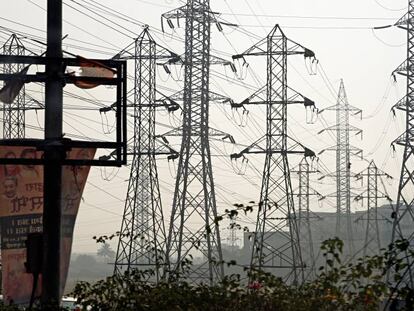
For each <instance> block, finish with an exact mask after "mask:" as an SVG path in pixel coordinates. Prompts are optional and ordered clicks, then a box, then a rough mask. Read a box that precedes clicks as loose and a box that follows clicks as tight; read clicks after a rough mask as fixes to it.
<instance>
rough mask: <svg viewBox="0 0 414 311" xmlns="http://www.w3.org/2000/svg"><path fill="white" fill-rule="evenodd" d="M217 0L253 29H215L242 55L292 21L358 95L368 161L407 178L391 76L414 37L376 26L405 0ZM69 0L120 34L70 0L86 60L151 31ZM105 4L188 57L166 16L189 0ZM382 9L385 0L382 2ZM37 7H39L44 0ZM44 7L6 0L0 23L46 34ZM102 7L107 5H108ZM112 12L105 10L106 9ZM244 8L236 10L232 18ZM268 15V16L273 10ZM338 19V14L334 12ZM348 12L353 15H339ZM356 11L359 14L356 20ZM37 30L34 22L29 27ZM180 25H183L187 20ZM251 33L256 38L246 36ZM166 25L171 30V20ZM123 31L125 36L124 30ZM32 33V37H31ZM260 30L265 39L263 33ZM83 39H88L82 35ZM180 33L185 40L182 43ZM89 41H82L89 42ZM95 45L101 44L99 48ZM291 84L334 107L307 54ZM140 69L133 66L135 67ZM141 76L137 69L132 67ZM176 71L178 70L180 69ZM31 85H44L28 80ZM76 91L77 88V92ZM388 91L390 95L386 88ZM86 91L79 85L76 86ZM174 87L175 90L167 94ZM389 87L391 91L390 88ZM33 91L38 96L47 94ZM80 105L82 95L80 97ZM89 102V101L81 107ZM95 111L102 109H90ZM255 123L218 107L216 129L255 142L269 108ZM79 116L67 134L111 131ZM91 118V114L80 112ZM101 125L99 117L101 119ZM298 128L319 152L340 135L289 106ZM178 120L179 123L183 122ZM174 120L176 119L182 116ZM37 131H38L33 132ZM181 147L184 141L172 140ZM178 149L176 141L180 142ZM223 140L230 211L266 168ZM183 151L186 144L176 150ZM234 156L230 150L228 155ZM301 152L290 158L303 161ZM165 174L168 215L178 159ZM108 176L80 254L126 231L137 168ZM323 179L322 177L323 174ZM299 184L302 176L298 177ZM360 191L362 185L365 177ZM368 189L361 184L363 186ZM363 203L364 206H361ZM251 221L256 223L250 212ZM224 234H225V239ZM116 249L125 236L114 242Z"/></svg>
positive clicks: (217, 146) (217, 167)
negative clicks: (99, 238)
mask: <svg viewBox="0 0 414 311" xmlns="http://www.w3.org/2000/svg"><path fill="white" fill-rule="evenodd" d="M377 1H378V2H376V0H363V1H361V0H348V1H339V0H290V1H282V0H254V1H253V0H221V1H218V0H211V7H212V9H213V10H214V11H216V12H221V13H223V15H222V16H221V17H222V18H223V19H225V20H226V21H229V22H232V23H237V24H240V25H243V26H242V27H241V28H242V29H243V32H244V33H241V32H240V31H237V30H234V29H233V28H228V27H225V26H224V32H223V33H220V32H219V31H218V30H217V28H216V26H214V25H213V26H212V49H213V52H212V54H214V55H216V56H220V57H223V58H226V59H228V60H230V59H231V57H230V56H231V55H232V54H235V53H236V52H237V53H241V52H243V51H244V50H246V49H247V48H249V47H250V46H252V45H253V44H254V43H256V42H257V41H258V39H257V38H260V37H264V36H265V35H266V34H267V33H268V32H269V31H270V30H271V28H272V27H273V26H274V25H275V24H276V23H279V24H281V25H282V27H284V31H285V34H286V35H287V36H288V37H289V38H291V39H293V40H294V41H296V42H298V43H300V44H302V45H304V46H306V47H308V48H310V49H312V50H313V51H314V52H315V53H316V56H317V58H318V59H319V60H320V64H321V66H322V68H323V69H324V70H325V72H326V74H327V77H328V79H329V81H330V83H331V84H332V85H333V86H334V88H335V93H336V92H337V89H338V87H339V81H340V79H341V78H343V79H344V81H345V86H346V89H347V93H348V98H349V102H350V104H351V105H353V106H356V107H359V108H361V109H362V110H363V111H364V113H363V116H364V119H363V120H362V121H361V120H358V119H353V120H352V123H353V124H354V125H355V126H357V127H360V128H362V129H363V130H364V135H363V141H361V140H360V139H359V138H356V137H355V138H354V137H352V141H353V142H352V144H353V145H356V146H359V147H361V148H363V149H364V155H365V157H366V158H367V159H368V160H371V159H374V160H375V161H376V162H377V164H378V166H379V167H380V168H383V169H384V170H386V171H387V172H388V173H390V174H392V175H393V176H394V177H395V178H396V180H398V178H399V170H400V156H399V155H400V154H401V152H402V150H401V149H400V148H399V147H397V155H396V157H395V158H393V157H392V152H391V149H390V143H391V142H392V141H393V140H394V139H395V138H396V137H398V136H399V135H400V134H401V133H402V132H403V125H404V124H403V114H402V113H400V112H398V113H397V117H396V118H395V119H394V118H393V117H392V114H391V113H390V109H391V107H392V106H393V105H394V104H395V103H396V102H397V101H398V100H399V99H400V98H402V97H403V95H404V93H405V81H404V79H403V78H398V83H397V84H394V83H391V82H392V79H391V78H390V74H391V72H392V71H393V70H394V69H395V68H396V67H397V66H398V65H399V64H400V63H402V61H403V60H404V59H405V55H406V52H405V50H406V49H405V40H406V35H405V33H404V31H402V30H398V29H391V28H390V29H385V30H377V31H373V30H371V29H370V28H372V27H374V26H382V25H388V24H391V23H393V22H394V21H396V20H397V19H398V18H399V17H400V16H402V15H403V14H404V13H405V7H406V2H407V1H406V0H377ZM65 3H67V4H68V5H70V6H72V7H73V8H76V9H78V10H83V11H84V12H85V13H86V14H87V15H90V16H94V17H95V18H96V19H99V20H100V21H104V22H105V23H106V24H108V25H109V24H110V25H112V26H113V27H114V28H116V29H117V31H114V30H112V29H110V28H108V27H106V26H105V25H102V24H101V23H98V22H97V21H95V20H93V19H91V18H90V17H86V16H84V15H82V14H81V13H79V12H77V11H76V10H74V9H72V8H70V7H68V6H65V7H64V18H65V25H64V34H68V37H67V39H65V46H64V48H65V49H66V50H67V51H70V52H72V53H75V54H81V55H83V56H85V57H96V58H110V57H111V56H112V55H114V54H116V52H117V51H119V50H121V49H122V48H124V47H125V46H127V45H129V44H130V43H131V42H132V39H133V38H134V37H136V36H137V35H138V34H139V33H140V32H141V31H142V28H141V27H140V26H138V25H136V24H133V23H131V22H127V21H126V20H121V19H118V18H115V17H113V16H108V15H103V16H105V18H106V20H103V19H102V18H100V17H99V16H96V15H93V14H92V13H91V12H89V11H87V10H85V9H84V8H81V7H80V6H79V3H80V4H84V5H88V3H91V2H90V0H88V1H80V0H74V1H73V0H66V1H65ZM97 3H101V4H103V5H106V6H108V7H111V8H113V9H114V10H116V11H118V12H121V13H123V14H125V15H127V16H128V17H131V18H133V19H135V20H136V22H138V21H139V22H140V23H141V24H148V25H150V26H151V29H154V30H155V31H156V33H154V34H153V36H154V38H155V39H156V40H157V41H158V43H159V44H161V45H163V46H168V47H169V48H171V49H172V50H174V51H176V52H177V53H179V54H181V53H183V51H184V46H183V43H182V39H183V38H184V32H183V30H182V29H176V32H175V33H174V34H173V37H172V38H171V36H168V35H166V36H163V35H162V34H160V32H159V29H160V27H161V26H160V15H161V14H162V13H164V12H166V11H168V10H170V9H172V8H175V7H178V6H180V5H182V1H177V0H170V1H168V0H165V1H162V0H145V1H144V0H142V1H141V0H123V1H114V0H100V1H97ZM380 4H381V5H382V6H381V5H380ZM36 5H37V6H36ZM39 6H40V7H45V6H46V1H45V0H41V1H39V0H15V1H7V4H6V5H5V6H3V9H2V13H0V20H1V23H0V26H2V27H8V28H12V29H14V30H16V31H18V32H19V33H27V34H30V35H35V36H36V37H41V38H44V37H45V33H44V32H42V30H44V29H45V24H46V15H45V12H44V11H43V10H41V9H40V8H39ZM94 11H96V12H98V13H99V12H100V11H99V7H98V8H96V7H95V8H94ZM99 14H103V13H99ZM233 14H235V15H233ZM264 15H267V16H264ZM332 17H337V18H332ZM341 17H344V18H345V19H340V18H341ZM351 18H352V19H351ZM111 22H115V23H117V24H119V25H121V26H122V27H124V28H119V27H118V26H116V25H113V24H111ZM25 25H27V26H29V27H33V28H28V27H27V26H25ZM181 25H184V23H183V22H182V23H181ZM246 31H248V32H250V33H251V35H250V36H247V35H246V34H245V33H246ZM166 32H167V33H168V34H170V33H171V32H172V31H171V30H170V29H169V28H168V26H166ZM122 33H123V34H122ZM7 36H8V34H7V31H6V30H4V29H3V28H2V29H1V30H0V42H4V41H5V40H6V38H7ZM28 37H29V36H28ZM256 37H257V38H256ZM76 40H80V41H76ZM180 40H181V41H180ZM81 41H82V42H81ZM24 42H25V44H27V46H28V47H30V48H31V49H33V50H36V51H37V50H38V48H37V47H35V46H34V45H33V41H30V40H27V39H25V40H24ZM92 44H93V45H92ZM73 45H76V46H81V47H84V48H89V49H93V50H99V51H104V52H103V53H97V52H98V51H85V50H84V49H82V50H81V49H79V48H76V47H74V46H73ZM264 64H265V59H257V60H256V59H255V60H251V61H250V66H251V68H252V69H253V71H254V73H255V75H256V76H257V80H259V81H261V83H256V81H255V79H254V77H253V76H252V74H251V72H249V73H248V75H247V77H246V80H245V81H242V82H243V83H247V84H248V85H251V86H253V87H255V88H258V87H259V86H262V83H263V81H265V74H266V73H265V67H264ZM289 65H290V68H289V85H290V86H291V87H293V88H294V89H295V90H298V91H299V92H301V93H302V94H304V95H306V96H307V97H309V98H311V99H313V100H314V101H315V102H316V104H317V105H318V108H320V109H323V108H326V107H328V106H331V105H334V104H335V98H334V96H333V95H332V94H331V93H332V92H330V90H329V89H328V87H327V84H326V81H324V80H323V79H322V75H321V72H320V71H319V73H318V75H316V76H310V75H309V74H308V72H307V69H306V67H305V63H304V61H303V58H302V57H293V58H291V59H290V60H289ZM129 67H130V69H132V67H133V66H132V64H131V65H130V66H129ZM212 70H213V71H214V76H213V77H212V79H211V89H212V90H213V91H215V92H217V93H225V94H226V95H229V96H231V97H233V98H234V99H235V100H236V101H240V100H243V99H244V98H246V97H247V96H249V95H250V94H251V93H253V91H252V90H250V89H248V88H246V87H239V86H235V84H234V83H232V82H231V81H226V80H225V79H220V78H218V77H217V74H216V73H223V74H224V73H227V74H228V75H229V77H230V73H229V70H227V72H226V71H225V70H224V68H223V67H221V66H217V67H214V68H212ZM131 73H132V71H131ZM174 74H175V71H174ZM159 78H160V79H159V84H160V85H163V86H166V87H169V88H172V89H176V90H179V89H180V85H182V82H175V81H174V80H173V79H171V78H170V79H169V80H168V81H167V82H163V80H166V79H167V78H168V77H167V76H166V75H165V73H164V72H163V71H162V68H161V70H160V71H159ZM28 89H29V90H35V88H33V87H30V86H29V87H28ZM70 90H71V91H72V92H75V91H76V90H75V89H70ZM387 90H388V92H387ZM77 92H79V90H78V91H77ZM108 92H109V91H102V92H99V93H96V94H95V93H93V92H92V93H88V94H86V93H84V94H82V96H87V97H91V98H92V96H93V97H95V98H97V99H98V100H101V99H105V100H107V101H109V102H110V99H108V97H107V94H108ZM167 93H168V92H167ZM384 94H385V95H384ZM32 96H35V97H36V96H37V98H39V99H41V96H40V97H39V94H37V95H36V94H34V95H32ZM71 103H72V104H73V103H75V101H74V100H73V99H70V98H67V99H65V104H71ZM76 103H78V104H79V102H76ZM82 105H85V104H82ZM91 108H96V106H91ZM250 110H251V111H250V116H251V118H250V119H249V123H248V125H247V127H245V128H240V127H238V126H237V121H234V120H233V119H231V120H228V119H227V118H226V117H225V113H224V112H226V113H228V114H229V117H231V110H230V109H229V108H227V107H223V106H220V105H212V107H211V127H213V128H217V129H220V130H223V131H226V132H229V133H231V134H233V135H234V137H235V138H236V141H237V142H238V143H240V144H242V145H249V144H250V143H252V142H253V141H254V140H255V139H257V138H259V137H260V136H261V135H262V134H264V133H263V129H262V126H261V124H263V122H264V118H265V115H264V111H265V110H264V107H261V108H251V109H250ZM70 112H71V113H72V115H71V116H70V117H71V119H67V120H68V122H69V123H70V124H71V126H72V128H70V127H67V126H66V127H65V129H66V130H67V131H68V133H75V134H79V133H80V132H81V133H83V135H87V136H94V137H99V138H102V137H103V136H102V134H101V132H102V124H100V123H101V120H100V115H99V113H98V112H96V111H94V112H81V111H79V110H78V111H70ZM80 116H82V117H88V118H90V120H89V121H85V119H81V118H80ZM324 118H325V120H326V121H327V122H328V123H329V125H333V123H334V122H335V115H334V113H333V112H326V113H324ZM91 120H92V121H94V122H92V121H91ZM158 120H159V121H160V122H161V123H165V124H169V121H170V120H169V118H168V116H166V115H165V112H160V114H159V119H158ZM38 121H39V122H40V124H42V122H43V121H42V116H41V115H40V116H39V119H38V120H37V119H36V116H35V114H34V113H32V112H29V113H28V121H27V122H28V124H31V125H34V126H37V124H38V123H37V122H38ZM289 122H290V126H289V127H290V129H289V131H290V133H291V135H292V136H295V137H298V139H299V140H300V141H301V142H303V143H304V144H305V145H307V146H308V147H310V148H312V149H314V150H315V151H317V152H318V151H320V150H322V149H323V148H326V147H329V146H332V145H334V144H335V142H334V141H333V140H332V138H331V137H330V136H329V135H328V134H326V133H325V134H322V135H317V133H318V132H319V131H320V130H321V129H322V128H323V125H322V124H321V122H320V121H318V122H317V123H316V124H314V125H307V124H306V114H305V111H304V109H298V108H293V109H291V110H290V119H289ZM175 123H177V124H179V120H175ZM173 124H174V122H173ZM158 130H159V133H163V132H165V131H167V130H168V128H162V127H159V128H158ZM28 135H39V134H35V132H31V131H30V130H29V131H28ZM173 143H174V144H178V142H173ZM176 147H177V146H176ZM225 147H226V148H223V144H222V143H221V142H218V141H214V142H213V143H212V152H213V154H214V158H213V165H214V176H215V182H216V185H217V190H216V191H217V194H218V198H217V200H218V204H219V210H224V209H225V208H228V207H229V205H231V204H232V203H240V202H241V203H245V202H248V201H250V200H256V201H257V200H258V196H259V191H260V189H259V185H260V176H259V174H260V172H261V171H262V163H263V161H262V160H263V157H262V156H252V157H251V158H250V162H249V164H253V165H254V167H255V168H256V169H257V170H258V172H255V170H254V168H253V166H251V165H250V166H249V167H248V169H247V171H246V175H245V176H244V177H242V176H238V175H236V174H235V173H234V172H233V169H232V167H231V162H230V161H229V157H228V155H229V154H230V153H232V152H236V151H238V150H241V149H242V147H232V146H230V145H226V146H225ZM177 149H178V148H177ZM223 154H224V155H225V156H224V155H223ZM299 160H300V159H299V158H297V159H295V158H292V160H291V163H292V165H295V164H296V163H298V162H299ZM321 161H323V162H324V163H325V165H326V166H328V167H329V168H330V169H334V161H335V156H334V154H333V153H324V154H323V155H322V156H321ZM158 165H159V171H160V179H161V181H160V184H161V191H162V196H163V204H164V210H165V214H166V217H167V219H169V218H168V216H169V213H170V212H169V211H170V209H171V202H172V191H173V188H174V180H173V178H172V177H171V174H170V172H172V173H173V172H174V168H175V166H176V165H177V163H175V164H173V163H170V164H169V163H168V162H167V161H166V160H165V159H162V158H161V159H160V161H159V162H158ZM365 166H367V163H366V162H361V161H359V162H353V170H354V171H355V172H359V171H361V170H362V169H364V168H365ZM106 173H107V175H108V176H109V177H111V178H110V180H108V181H107V180H104V179H103V178H102V176H105V172H104V171H102V170H101V169H100V168H93V169H92V170H91V174H90V179H89V184H88V185H87V186H86V189H85V193H84V202H83V203H82V204H81V207H80V212H79V217H78V221H77V225H76V229H75V240H74V246H73V248H74V252H95V251H96V249H97V246H96V244H95V243H94V241H93V240H92V239H91V237H92V236H93V235H101V234H110V233H114V232H116V231H117V230H119V228H120V222H121V218H122V216H121V215H122V212H123V208H124V203H123V202H124V197H125V193H126V188H127V182H126V180H127V178H128V175H129V172H128V168H121V169H107V170H106ZM315 179H317V177H315ZM293 183H294V185H295V184H296V183H297V180H296V179H294V182H293ZM322 183H323V184H321V182H319V183H315V184H314V185H313V187H314V188H315V189H316V190H318V191H320V192H323V193H324V194H329V193H331V192H333V191H334V188H335V187H334V184H333V182H332V181H330V180H329V179H325V180H323V181H322ZM397 184H398V183H397V182H394V183H393V184H392V185H391V186H390V187H389V192H390V193H391V195H392V197H393V198H395V195H396V191H395V190H396V187H397ZM354 186H355V187H356V188H358V187H360V186H361V185H360V184H358V183H356V184H355V185H354ZM358 191H360V190H359V189H355V192H358ZM353 209H354V210H361V209H363V208H362V207H361V206H360V205H358V204H356V205H354V207H353ZM313 210H314V211H334V209H333V208H332V206H331V205H329V204H326V203H324V204H323V205H322V206H321V205H319V204H318V203H316V202H313ZM243 221H247V222H249V220H248V219H243ZM224 238H225V237H224ZM112 246H113V247H114V248H115V247H116V243H115V242H114V243H112Z"/></svg>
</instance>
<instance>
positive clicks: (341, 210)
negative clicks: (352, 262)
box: [320, 80, 362, 256]
mask: <svg viewBox="0 0 414 311" xmlns="http://www.w3.org/2000/svg"><path fill="white" fill-rule="evenodd" d="M324 110H333V111H336V124H335V125H334V126H331V127H329V128H327V129H325V130H323V131H321V132H320V133H322V132H324V131H334V132H335V133H336V140H337V141H336V146H333V147H331V148H328V149H325V150H323V151H321V153H322V152H324V151H327V150H328V151H335V152H336V173H334V174H331V175H329V176H331V177H334V178H335V179H336V193H335V194H334V195H330V196H335V197H336V209H337V210H336V229H335V230H336V236H337V237H339V238H341V239H342V241H343V242H344V243H345V246H346V251H345V254H346V255H347V256H352V255H353V254H354V239H353V231H352V219H351V196H353V194H352V193H351V175H352V173H351V165H352V164H351V155H355V156H357V155H360V156H361V157H362V150H360V149H358V148H355V147H352V146H351V145H350V138H349V136H350V132H355V133H356V135H358V134H361V133H362V131H361V130H360V129H358V128H356V127H354V126H351V125H350V124H349V118H350V115H351V113H352V114H353V115H357V114H361V113H362V111H361V110H360V109H358V108H355V107H353V106H351V105H349V103H348V98H347V95H346V92H345V86H344V82H343V80H341V85H340V87H339V94H338V101H337V104H336V105H335V106H331V107H328V108H326V109H324ZM324 110H322V111H321V113H322V112H323V111H324Z"/></svg>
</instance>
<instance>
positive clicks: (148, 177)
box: [114, 27, 175, 281]
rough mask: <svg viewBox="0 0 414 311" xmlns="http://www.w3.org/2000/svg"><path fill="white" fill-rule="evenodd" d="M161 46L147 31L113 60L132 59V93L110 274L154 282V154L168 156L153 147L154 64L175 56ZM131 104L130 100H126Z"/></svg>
mask: <svg viewBox="0 0 414 311" xmlns="http://www.w3.org/2000/svg"><path fill="white" fill-rule="evenodd" d="M174 56H175V55H174V53H172V52H170V51H168V50H166V49H164V48H162V47H160V46H159V45H157V44H156V42H155V41H154V39H153V38H152V37H151V35H150V33H149V30H148V28H147V27H146V28H145V29H144V31H143V32H142V33H141V35H140V36H139V37H138V38H137V39H136V40H135V43H134V50H133V51H132V52H131V51H127V50H123V51H122V52H120V53H119V54H118V55H117V56H116V58H119V59H132V60H134V61H135V85H134V89H133V93H132V96H133V99H132V104H129V105H128V107H132V108H133V117H134V120H133V124H134V136H133V141H132V150H131V152H130V153H129V155H132V156H133V158H132V163H131V171H130V177H129V184H128V190H127V196H126V201H125V209H124V216H123V220H122V225H121V230H120V239H119V243H118V249H117V254H116V261H115V271H114V273H115V274H122V273H123V272H125V271H130V270H131V269H140V268H141V269H153V270H154V272H155V277H156V281H158V280H159V279H160V276H161V274H160V271H161V270H162V269H163V267H164V263H165V241H166V232H165V226H164V216H163V211H162V204H161V197H160V189H159V181H158V171H157V164H156V155H158V154H166V153H167V154H168V152H169V150H168V151H167V152H163V151H162V150H160V148H159V147H158V146H157V139H156V133H155V130H156V128H155V118H156V109H157V107H158V106H160V105H159V104H158V103H157V100H156V61H157V60H158V59H168V58H171V57H174ZM130 102H131V101H130Z"/></svg>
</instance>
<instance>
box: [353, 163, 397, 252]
mask: <svg viewBox="0 0 414 311" xmlns="http://www.w3.org/2000/svg"><path fill="white" fill-rule="evenodd" d="M382 177H387V178H392V177H391V176H390V175H388V174H387V173H384V172H383V171H381V170H380V169H379V168H378V167H377V165H376V164H375V162H374V161H371V162H370V163H369V166H368V168H367V169H366V170H364V171H363V172H361V173H359V174H357V175H356V178H358V179H362V178H366V179H367V190H366V191H365V192H364V193H362V194H360V195H358V196H357V197H356V198H355V200H357V201H360V200H364V199H366V203H367V212H366V214H364V215H363V217H362V218H360V219H357V221H360V220H363V221H364V224H365V239H364V248H363V256H364V257H365V256H367V255H370V256H372V255H376V254H378V252H379V251H380V249H381V248H382V246H384V245H383V243H381V236H380V230H379V222H380V221H387V220H388V219H387V218H386V217H384V216H382V215H381V214H380V213H379V212H378V200H380V199H387V200H388V201H389V202H391V198H390V197H389V196H388V194H387V193H386V189H385V186H384V183H383V181H382ZM380 184H382V186H383V188H384V189H383V190H384V192H382V191H381V190H380Z"/></svg>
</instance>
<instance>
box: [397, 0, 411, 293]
mask: <svg viewBox="0 0 414 311" xmlns="http://www.w3.org/2000/svg"><path fill="white" fill-rule="evenodd" d="M395 25H396V26H397V27H399V28H402V29H404V30H406V31H407V59H406V60H405V62H403V63H402V64H401V65H400V66H399V67H398V68H397V69H396V70H395V73H398V74H401V75H403V76H405V77H406V78H407V94H406V96H405V98H403V100H401V101H400V103H399V104H397V107H396V108H397V109H399V110H402V111H404V112H405V123H406V124H405V127H406V128H405V133H404V134H402V135H401V136H400V137H399V138H397V140H396V141H395V143H396V144H398V145H400V146H402V147H404V153H403V157H402V166H401V176H400V181H399V187H398V196H397V202H396V207H395V211H394V217H395V218H394V225H393V234H392V242H395V241H397V240H401V239H406V240H408V241H409V242H410V246H409V250H410V251H412V250H413V248H414V246H413V243H414V229H413V221H414V195H413V193H414V0H409V1H408V13H407V14H406V15H405V16H403V17H402V18H401V19H400V20H399V21H398V22H397V23H396V24H395ZM404 227H405V229H404ZM406 258H407V259H406V260H407V262H406V263H407V267H406V268H405V271H400V273H404V274H403V280H404V282H401V286H405V285H408V286H409V287H410V288H413V287H414V268H413V265H414V260H413V258H412V257H411V256H406Z"/></svg>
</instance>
